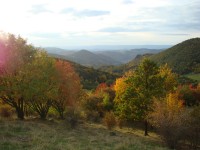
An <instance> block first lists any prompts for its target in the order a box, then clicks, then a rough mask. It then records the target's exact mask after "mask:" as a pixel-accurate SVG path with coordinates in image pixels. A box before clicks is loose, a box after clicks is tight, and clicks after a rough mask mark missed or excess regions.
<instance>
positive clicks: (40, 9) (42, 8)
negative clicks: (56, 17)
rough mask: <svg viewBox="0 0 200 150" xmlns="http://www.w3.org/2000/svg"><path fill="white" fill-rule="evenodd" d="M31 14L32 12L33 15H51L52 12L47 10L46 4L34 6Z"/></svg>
mask: <svg viewBox="0 0 200 150" xmlns="http://www.w3.org/2000/svg"><path fill="white" fill-rule="evenodd" d="M29 12H31V13H33V14H40V13H46V12H49V13H50V12H52V11H50V10H48V9H46V5H45V4H40V5H33V6H32V8H31V10H30V11H29Z"/></svg>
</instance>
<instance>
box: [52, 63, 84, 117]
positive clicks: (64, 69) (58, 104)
mask: <svg viewBox="0 0 200 150" xmlns="http://www.w3.org/2000/svg"><path fill="white" fill-rule="evenodd" d="M55 65H56V72H57V81H58V94H57V97H56V98H55V99H54V100H53V102H52V105H53V107H54V108H55V109H56V110H57V112H58V113H59V115H60V118H61V119H64V112H65V109H66V107H67V106H71V107H75V105H76V102H77V100H78V98H79V96H80V93H81V83H80V79H79V76H78V74H77V73H76V72H75V71H74V69H73V67H72V65H71V64H70V63H69V62H66V61H61V60H57V61H56V64H55Z"/></svg>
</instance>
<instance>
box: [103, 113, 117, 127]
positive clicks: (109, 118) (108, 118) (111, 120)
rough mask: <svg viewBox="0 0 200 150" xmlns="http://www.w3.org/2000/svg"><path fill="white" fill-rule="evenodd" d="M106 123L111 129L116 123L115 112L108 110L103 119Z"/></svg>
mask: <svg viewBox="0 0 200 150" xmlns="http://www.w3.org/2000/svg"><path fill="white" fill-rule="evenodd" d="M103 122H104V124H105V125H106V127H107V128H108V129H109V130H111V129H112V128H113V127H114V126H115V125H116V119H115V115H114V113H113V112H107V113H106V114H105V117H104V119H103Z"/></svg>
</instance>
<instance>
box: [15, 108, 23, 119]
mask: <svg viewBox="0 0 200 150" xmlns="http://www.w3.org/2000/svg"><path fill="white" fill-rule="evenodd" d="M15 109H16V112H17V117H18V118H19V119H21V120H24V110H23V108H19V107H16V108H15Z"/></svg>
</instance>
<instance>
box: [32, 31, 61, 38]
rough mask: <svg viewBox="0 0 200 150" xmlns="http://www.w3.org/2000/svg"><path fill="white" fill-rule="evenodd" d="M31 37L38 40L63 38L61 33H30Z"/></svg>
mask: <svg viewBox="0 0 200 150" xmlns="http://www.w3.org/2000/svg"><path fill="white" fill-rule="evenodd" d="M29 35H30V36H33V37H38V38H53V39H56V38H61V37H62V36H61V34H60V33H49V32H35V33H30V34H29Z"/></svg>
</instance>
